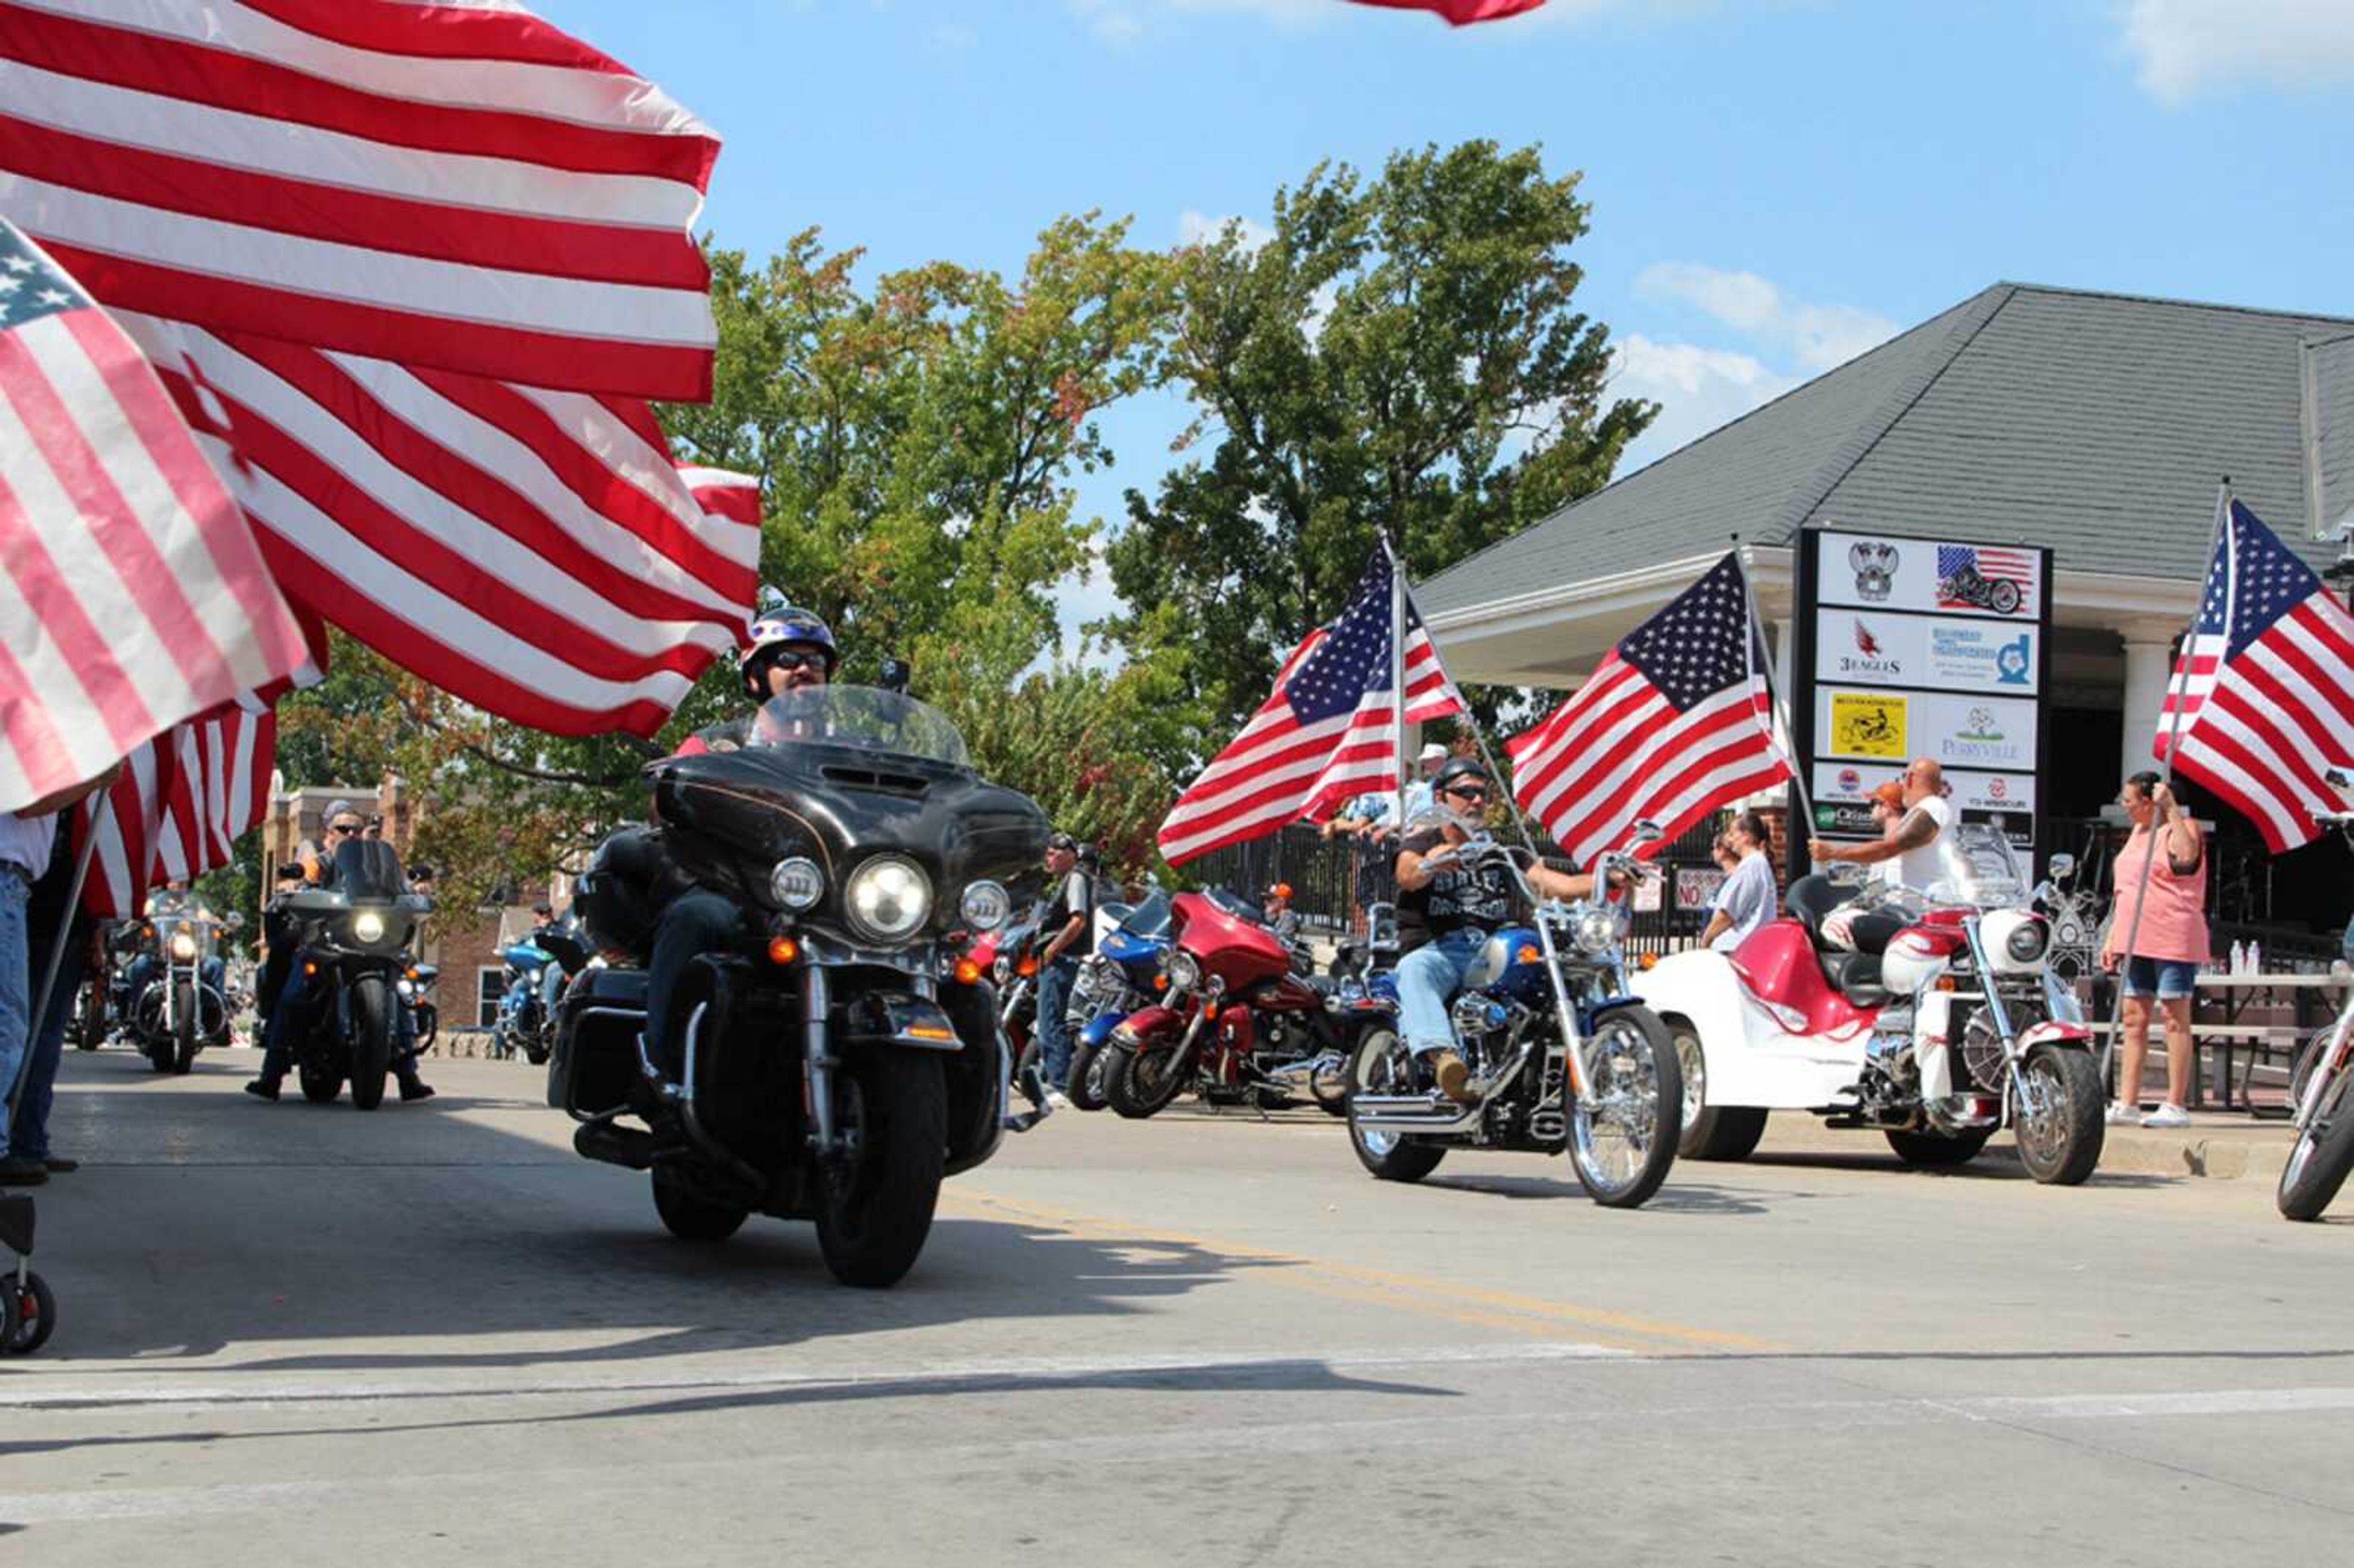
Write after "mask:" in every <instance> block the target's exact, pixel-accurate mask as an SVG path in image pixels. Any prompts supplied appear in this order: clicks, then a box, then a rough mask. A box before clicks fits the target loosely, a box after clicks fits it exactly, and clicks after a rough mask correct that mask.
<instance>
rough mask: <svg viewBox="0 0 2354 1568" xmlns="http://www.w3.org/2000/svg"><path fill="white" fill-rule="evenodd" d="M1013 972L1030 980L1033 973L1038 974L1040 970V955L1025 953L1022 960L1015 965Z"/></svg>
mask: <svg viewBox="0 0 2354 1568" xmlns="http://www.w3.org/2000/svg"><path fill="white" fill-rule="evenodd" d="M1013 972H1014V973H1015V974H1017V975H1020V976H1021V977H1022V978H1023V980H1028V979H1029V978H1030V977H1031V976H1032V975H1034V974H1036V973H1037V972H1038V955H1037V954H1035V953H1024V954H1023V955H1022V961H1021V962H1020V963H1018V964H1016V965H1014V966H1013Z"/></svg>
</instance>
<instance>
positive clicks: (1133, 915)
mask: <svg viewBox="0 0 2354 1568" xmlns="http://www.w3.org/2000/svg"><path fill="white" fill-rule="evenodd" d="M1119 928H1120V930H1121V931H1122V932H1124V933H1125V934H1127V935H1128V936H1130V937H1134V938H1136V939H1137V940H1139V941H1140V942H1157V941H1160V940H1161V939H1163V938H1166V937H1167V936H1168V935H1169V895H1167V894H1165V893H1162V892H1161V891H1160V890H1159V889H1158V888H1156V889H1154V890H1153V894H1152V896H1151V897H1150V898H1148V899H1146V900H1145V901H1144V902H1143V903H1141V904H1140V905H1138V906H1136V907H1135V908H1133V909H1131V910H1129V912H1128V917H1127V918H1126V919H1124V920H1122V921H1121V922H1120V923H1119Z"/></svg>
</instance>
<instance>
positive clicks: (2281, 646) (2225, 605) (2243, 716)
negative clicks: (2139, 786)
mask: <svg viewBox="0 0 2354 1568" xmlns="http://www.w3.org/2000/svg"><path fill="white" fill-rule="evenodd" d="M2220 504H2221V506H2222V507H2223V508H2224V515H2223V516H2222V517H2221V519H2219V521H2220V523H2221V532H2220V536H2219V538H2218V540H2217V543H2216V546H2215V558H2214V560H2213V561H2211V563H2209V565H2208V568H2207V587H2206V591H2205V593H2204V595H2203V596H2202V597H2201V599H2200V604H2199V620H2198V623H2197V625H2196V626H2195V627H2194V628H2193V630H2192V631H2191V637H2190V643H2189V645H2188V646H2186V647H2185V648H2184V649H2183V651H2182V657H2181V659H2180V660H2179V661H2178V662H2177V663H2176V665H2175V676H2174V681H2173V683H2172V684H2171V685H2170V686H2169V687H2168V692H2167V697H2166V707H2165V710H2164V711H2163V713H2161V715H2159V718H2158V738H2157V741H2156V743H2155V745H2154V747H2152V749H2153V751H2154V752H2155V753H2156V755H2157V756H2158V759H2159V760H2160V761H2163V760H2165V758H2166V747H2167V741H2168V736H2169V732H2171V731H2172V730H2173V728H2174V726H2175V725H2176V724H2177V722H2178V720H2177V718H2176V716H2175V715H2176V713H2177V711H2178V710H2179V712H2180V715H2181V716H2180V719H2179V724H2180V726H2181V734H2180V739H2179V741H2178V742H2177V743H2176V745H2175V750H2174V771H2175V772H2177V773H2179V774H2180V775H2182V776H2183V777H2184V778H2186V779H2196V780H2198V781H2199V782H2200V783H2201V784H2203V785H2205V786H2206V787H2207V788H2208V789H2211V790H2213V791H2214V792H2215V793H2216V794H2217V795H2218V796H2220V797H2221V799H2223V800H2227V801H2229V802H2230V803H2231V804H2232V806H2233V807H2234V808H2235V809H2236V810H2239V811H2240V812H2241V813H2242V814H2243V815H2244V816H2246V817H2247V819H2248V820H2249V821H2252V822H2253V823H2255V825H2256V831H2257V832H2260V833H2262V834H2263V835H2264V842H2265V843H2266V844H2268V845H2270V846H2271V848H2272V850H2273V852H2274V853H2275V854H2277V853H2280V852H2281V851H2283V850H2288V849H2295V848H2296V846H2297V845H2299V844H2302V843H2306V842H2308V841H2310V840H2311V839H2313V838H2314V837H2315V835H2316V834H2317V832H2319V830H2318V829H2317V828H2316V827H2315V826H2314V822H2313V815H2312V813H2314V812H2315V811H2322V810H2329V811H2334V810H2344V806H2343V804H2342V803H2341V801H2340V800H2339V797H2338V791H2337V790H2335V789H2331V788H2330V787H2329V786H2328V785H2327V784H2325V783H2324V782H2323V781H2322V777H2321V776H2322V774H2323V773H2324V772H2325V771H2326V770H2327V769H2328V768H2330V767H2332V766H2334V765H2338V764H2343V763H2347V762H2354V616H2349V614H2348V613H2347V611H2346V608H2345V607H2344V606H2343V605H2341V604H2339V603H2338V601H2337V600H2336V599H2333V598H2332V597H2331V596H2330V593H2329V590H2328V589H2327V588H2326V587H2324V586H2323V584H2322V581H2321V579H2320V578H2319V577H2316V576H2315V575H2314V572H2313V568H2311V567H2308V566H2306V564H2305V563H2304V562H2303V561H2301V560H2299V559H2297V557H2296V555H2295V554H2294V553H2293V552H2291V551H2290V550H2289V549H2288V548H2287V546H2284V545H2283V544H2282V543H2281V542H2280V540H2279V539H2277V538H2275V537H2274V535H2273V531H2272V530H2271V529H2269V528H2267V527H2265V526H2264V524H2263V523H2262V522H2261V521H2259V520H2258V519H2257V517H2256V514H2254V513H2253V512H2251V511H2249V510H2248V509H2247V508H2246V507H2244V506H2243V505H2241V504H2240V503H2238V502H2236V501H2225V502H2222V503H2220Z"/></svg>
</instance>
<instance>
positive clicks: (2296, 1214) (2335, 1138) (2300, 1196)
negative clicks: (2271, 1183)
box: [2274, 1073, 2354, 1221]
mask: <svg viewBox="0 0 2354 1568" xmlns="http://www.w3.org/2000/svg"><path fill="white" fill-rule="evenodd" d="M2321 1096H2322V1097H2321V1105H2320V1107H2318V1108H2317V1110H2316V1111H2315V1113H2314V1118H2313V1125H2312V1126H2311V1127H2309V1128H2306V1129H2305V1130H2304V1131H2303V1132H2301V1133H2299V1134H2298V1135H2297V1139H2296V1143H2295V1144H2294V1145H2293V1146H2291V1148H2290V1150H2289V1151H2288V1163H2287V1164H2285V1165H2284V1166H2282V1167H2281V1175H2280V1187H2279V1190H2278V1192H2277V1193H2276V1194H2275V1198H2274V1201H2275V1202H2277V1203H2278V1204H2279V1205H2280V1212H2281V1216H2282V1217H2283V1218H2284V1219H2291V1220H2299V1221H2305V1220H2317V1219H2319V1218H2320V1217H2321V1214H2322V1211H2323V1210H2325V1209H2327V1208H2328V1207H2329V1204H2330V1202H2331V1200H2333V1199H2335V1198H2336V1197H2337V1196H2338V1189H2339V1188H2340V1187H2342V1186H2344V1185H2345V1184H2346V1176H2347V1172H2349V1171H2354V1075H2349V1074H2346V1073H2340V1074H2339V1075H2338V1082H2336V1083H2335V1084H2332V1085H2329V1086H2327V1087H2326V1088H2324V1089H2323V1090H2322V1091H2321Z"/></svg>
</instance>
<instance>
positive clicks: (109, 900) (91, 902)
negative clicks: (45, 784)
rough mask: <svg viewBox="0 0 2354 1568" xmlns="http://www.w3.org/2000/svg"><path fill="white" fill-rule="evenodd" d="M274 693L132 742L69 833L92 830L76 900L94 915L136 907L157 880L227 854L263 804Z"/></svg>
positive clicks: (132, 911) (185, 875) (190, 873)
mask: <svg viewBox="0 0 2354 1568" xmlns="http://www.w3.org/2000/svg"><path fill="white" fill-rule="evenodd" d="M276 705H277V694H276V693H275V692H270V693H267V694H248V695H246V696H243V697H240V698H239V699H238V700H237V701H235V702H232V703H225V704H223V705H221V706H220V707H218V708H216V709H214V710H213V711H212V712H210V713H207V714H202V715H198V716H197V717H196V718H194V719H191V720H190V721H189V722H187V723H186V724H182V725H175V726H173V727H172V728H171V729H170V730H169V731H167V732H166V733H164V735H162V736H157V737H156V738H155V739H154V740H153V741H151V742H149V743H148V744H147V745H145V746H143V747H140V748H139V749H138V750H136V751H134V752H133V753H132V754H131V756H130V758H129V759H128V760H127V761H126V762H125V764H124V766H123V769H122V777H121V778H119V779H116V780H115V781H114V783H113V785H112V787H111V788H110V789H108V790H107V792H106V796H105V798H104V805H105V809H104V810H101V809H100V798H99V797H96V796H93V797H91V798H90V800H87V801H85V802H84V803H83V805H82V807H81V810H80V812H79V813H78V815H77V818H76V821H75V833H76V835H77V837H76V840H75V842H76V844H77V845H79V844H80V842H81V839H82V836H84V835H88V834H90V833H93V832H94V833H96V834H97V835H98V843H97V846H96V848H95V849H94V850H93V852H92V853H91V855H90V876H89V879H88V880H87V881H86V882H85V883H83V885H82V903H83V905H84V906H86V907H87V908H88V909H89V910H90V912H91V913H92V914H94V915H99V916H133V915H137V914H140V913H141V912H142V911H143V909H144V907H145V904H146V897H147V892H148V890H149V888H151V887H153V886H154V885H156V884H157V883H163V882H183V881H187V880H190V879H192V878H195V877H198V876H202V875H203V874H205V873H207V872H208V871H211V870H214V869H216V868H217V867H219V866H224V865H227V864H228V863H229V861H230V859H231V858H232V854H233V848H232V846H233V845H234V844H235V843H236V842H237V839H238V837H239V835H240V834H242V833H243V832H246V831H247V830H248V829H249V828H251V827H253V826H255V825H256V824H257V823H259V822H260V821H261V819H262V816H263V815H264V813H265V812H267V811H268V810H269V804H270V767H271V762H272V758H273V757H274V755H275V753H276V750H277V738H278V715H277V707H276Z"/></svg>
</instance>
